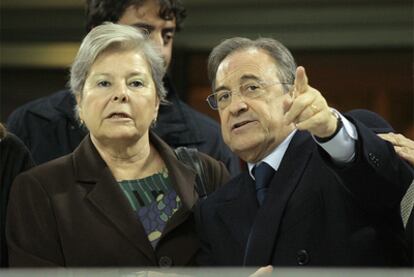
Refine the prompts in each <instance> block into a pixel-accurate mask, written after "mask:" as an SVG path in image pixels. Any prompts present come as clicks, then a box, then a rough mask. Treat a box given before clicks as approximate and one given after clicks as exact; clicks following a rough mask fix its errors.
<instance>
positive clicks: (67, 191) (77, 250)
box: [7, 23, 228, 267]
mask: <svg viewBox="0 0 414 277" xmlns="http://www.w3.org/2000/svg"><path fill="white" fill-rule="evenodd" d="M164 73H165V67H164V64H163V61H162V59H161V58H160V56H159V54H158V51H157V50H156V49H155V48H154V47H153V45H152V44H151V42H150V41H149V40H147V39H145V37H144V35H143V34H141V33H140V32H139V31H138V30H136V29H135V28H133V27H130V26H122V25H116V24H112V23H110V24H104V25H102V26H98V27H96V28H94V29H93V30H92V31H91V32H90V33H89V34H88V35H87V36H86V37H85V39H84V40H83V42H82V45H81V46H80V49H79V52H78V54H77V56H76V58H75V61H74V63H73V65H72V68H71V75H70V86H71V89H72V91H73V92H74V93H75V95H76V99H77V102H78V107H77V112H78V116H79V120H80V122H82V124H83V125H84V126H85V127H86V128H87V129H88V130H89V135H88V136H87V137H86V138H85V139H84V140H83V141H82V143H81V144H80V145H79V147H78V148H77V149H76V150H75V151H74V152H73V153H71V154H69V155H67V156H64V157H61V158H58V159H56V160H53V161H51V162H48V163H45V164H43V165H40V166H38V167H36V168H34V169H32V170H30V171H28V172H26V173H24V174H21V175H19V176H18V177H17V179H16V181H15V183H14V185H13V189H12V192H11V196H10V202H9V210H8V222H7V242H8V247H9V261H10V266H30V267H33V266H65V267H86V266H88V267H102V266H116V267H119V266H131V267H133V266H170V265H176V266H185V265H191V264H193V263H194V256H195V254H196V252H197V251H198V249H199V242H198V238H197V236H196V232H195V227H194V219H193V214H192V212H191V208H192V207H193V205H194V203H195V202H196V201H197V199H198V194H197V192H196V190H195V183H196V181H195V180H196V174H195V172H194V171H193V170H191V169H190V168H189V167H188V166H186V165H185V164H183V163H182V162H181V161H179V160H178V159H177V157H176V155H175V153H174V151H173V150H172V149H171V148H170V147H169V146H168V145H166V144H165V143H164V142H163V141H162V140H161V139H160V138H158V137H157V136H156V135H154V134H153V133H152V132H151V130H150V127H151V125H152V124H154V123H155V121H156V118H157V111H158V107H159V105H160V103H161V102H163V99H164V97H165V89H164V87H163V84H162V77H163V76H164ZM198 155H199V157H200V160H201V162H202V165H203V167H204V171H205V172H206V173H207V174H206V180H207V185H208V187H207V190H208V191H212V190H214V189H215V187H216V186H218V185H220V184H223V183H224V182H225V181H226V180H227V179H228V172H227V171H226V169H225V167H224V165H223V164H222V163H219V162H217V161H215V160H213V159H212V158H210V157H208V156H206V155H204V154H201V153H199V154H198Z"/></svg>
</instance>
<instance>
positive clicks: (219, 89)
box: [214, 86, 230, 93]
mask: <svg viewBox="0 0 414 277" xmlns="http://www.w3.org/2000/svg"><path fill="white" fill-rule="evenodd" d="M221 90H230V89H229V88H228V87H226V86H219V87H218V88H216V89H214V93H217V92H218V91H221Z"/></svg>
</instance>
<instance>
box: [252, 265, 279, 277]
mask: <svg viewBox="0 0 414 277" xmlns="http://www.w3.org/2000/svg"><path fill="white" fill-rule="evenodd" d="M272 272H273V266H271V265H268V266H263V267H261V268H259V269H258V270H256V272H255V273H253V274H252V275H250V276H249V277H259V276H266V275H269V274H271V273H272Z"/></svg>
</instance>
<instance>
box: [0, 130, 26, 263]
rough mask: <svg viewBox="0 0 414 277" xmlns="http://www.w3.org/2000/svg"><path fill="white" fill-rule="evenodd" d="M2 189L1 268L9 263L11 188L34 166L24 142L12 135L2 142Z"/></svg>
mask: <svg viewBox="0 0 414 277" xmlns="http://www.w3.org/2000/svg"><path fill="white" fill-rule="evenodd" d="M0 161H1V164H0V182H1V183H0V188H1V203H0V205H1V213H0V216H1V218H0V221H1V226H0V234H1V235H0V239H1V249H0V250H1V252H0V260H1V267H5V266H7V265H8V262H7V245H6V237H5V222H6V212H7V203H8V199H9V193H10V187H11V184H12V182H13V180H14V178H15V177H16V176H17V175H18V174H19V173H20V172H23V171H25V170H27V169H29V168H31V167H32V166H33V161H32V158H31V157H30V153H29V150H28V149H27V148H26V147H25V146H24V144H23V143H22V141H21V140H20V139H19V138H18V137H16V136H14V135H13V134H11V133H7V135H6V137H4V138H3V139H2V140H1V141H0Z"/></svg>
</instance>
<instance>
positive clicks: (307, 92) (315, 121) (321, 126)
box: [284, 66, 338, 138]
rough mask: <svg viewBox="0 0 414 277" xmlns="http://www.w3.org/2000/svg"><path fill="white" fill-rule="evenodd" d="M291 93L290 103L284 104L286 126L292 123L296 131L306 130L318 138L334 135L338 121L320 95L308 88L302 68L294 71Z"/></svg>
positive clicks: (306, 78)
mask: <svg viewBox="0 0 414 277" xmlns="http://www.w3.org/2000/svg"><path fill="white" fill-rule="evenodd" d="M291 93H292V99H291V101H287V102H286V103H284V108H285V111H286V113H285V120H286V123H287V124H290V123H294V124H295V126H296V128H297V129H299V130H307V131H309V132H310V133H311V134H312V135H314V136H317V137H320V138H326V137H329V136H331V135H332V134H334V133H335V130H336V126H337V122H338V120H337V118H336V117H335V116H334V115H333V114H332V111H331V108H330V107H329V106H328V103H327V102H326V100H325V98H324V97H323V96H322V94H321V93H320V92H319V91H318V90H316V89H314V88H313V87H311V86H309V84H308V77H307V76H306V72H305V68H304V67H302V66H299V67H298V68H297V69H296V78H295V84H294V86H293V90H292V91H291Z"/></svg>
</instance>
